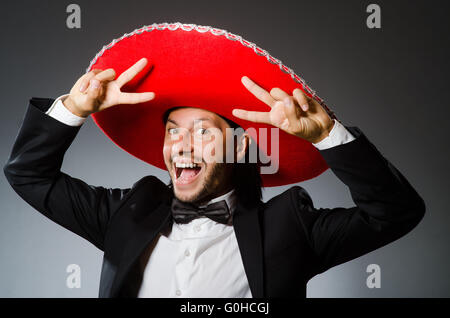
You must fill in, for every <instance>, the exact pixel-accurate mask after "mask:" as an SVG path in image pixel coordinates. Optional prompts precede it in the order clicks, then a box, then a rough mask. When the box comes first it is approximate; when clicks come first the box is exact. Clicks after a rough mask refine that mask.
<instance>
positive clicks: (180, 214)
mask: <svg viewBox="0 0 450 318" xmlns="http://www.w3.org/2000/svg"><path fill="white" fill-rule="evenodd" d="M172 216H173V219H174V221H175V222H176V223H181V224H186V223H189V222H191V221H192V220H193V219H196V218H198V217H201V216H206V217H208V218H210V219H211V220H213V221H216V222H218V223H222V224H228V222H229V220H230V216H231V215H230V211H229V209H228V205H227V203H226V202H225V200H222V201H219V202H215V203H211V204H208V205H207V206H206V207H198V206H196V205H194V204H192V203H187V202H182V201H180V200H178V199H177V198H173V200H172Z"/></svg>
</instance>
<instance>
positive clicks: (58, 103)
mask: <svg viewBox="0 0 450 318" xmlns="http://www.w3.org/2000/svg"><path fill="white" fill-rule="evenodd" d="M68 96H69V94H65V95H62V96H60V97H58V98H57V99H55V101H54V102H53V104H52V106H50V108H49V109H48V110H47V111H46V112H45V113H46V114H47V115H49V116H50V117H53V118H55V119H56V120H58V121H60V122H62V123H63V124H66V125H69V126H81V125H82V124H83V123H84V122H85V121H86V119H87V118H85V117H80V116H77V115H75V114H73V113H72V112H71V111H70V110H68V109H67V108H66V106H64V104H63V101H64V100H65V99H66V98H67V97H68Z"/></svg>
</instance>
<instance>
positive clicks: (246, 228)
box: [233, 203, 264, 298]
mask: <svg viewBox="0 0 450 318" xmlns="http://www.w3.org/2000/svg"><path fill="white" fill-rule="evenodd" d="M233 226H234V231H235V233H236V239H237V241H238V245H239V250H240V253H241V257H242V262H243V264H244V269H245V273H246V275H247V279H248V283H249V285H250V290H251V292H252V296H253V297H254V298H263V297H264V268H263V266H264V264H263V262H264V258H263V246H262V237H261V227H260V221H259V216H258V207H256V206H255V207H252V208H245V207H244V206H242V205H240V204H239V203H238V204H237V207H236V211H235V212H234V214H233Z"/></svg>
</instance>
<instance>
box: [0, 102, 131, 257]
mask: <svg viewBox="0 0 450 318" xmlns="http://www.w3.org/2000/svg"><path fill="white" fill-rule="evenodd" d="M53 101H54V100H53V99H45V98H32V99H31V100H30V104H29V106H28V109H27V111H26V114H25V117H24V120H23V123H22V126H21V128H20V130H19V133H18V135H17V137H16V140H15V143H14V145H13V148H12V152H11V155H10V157H9V159H8V160H7V162H6V164H5V165H4V168H3V170H4V173H5V176H6V178H7V180H8V182H9V183H10V185H11V186H12V188H13V189H14V190H15V191H16V192H17V194H18V195H19V196H20V197H22V198H23V199H24V200H25V201H26V202H28V203H29V204H30V205H31V206H32V207H34V208H35V209H36V210H37V211H39V212H40V213H42V214H43V215H45V216H46V217H48V218H49V219H51V220H52V221H54V222H56V223H58V224H60V225H61V226H63V227H65V228H66V229H68V230H70V231H72V232H74V233H76V234H78V235H80V236H81V237H83V238H85V239H87V240H88V241H89V242H91V243H92V244H94V245H95V246H96V247H98V248H99V249H101V250H103V242H104V236H105V233H106V229H107V225H108V222H109V220H110V218H111V216H112V214H113V213H114V211H115V210H116V209H117V208H118V207H119V205H120V204H121V203H122V202H123V200H124V199H125V198H126V196H127V194H129V193H130V190H131V189H107V188H104V187H100V186H92V185H88V184H86V183H85V182H83V181H82V180H79V179H76V178H73V177H71V176H69V175H67V174H66V173H64V172H61V165H62V162H63V158H64V154H65V152H66V150H67V149H68V148H69V146H70V145H71V143H72V141H73V140H74V138H75V136H76V135H77V133H78V131H79V129H80V126H77V127H73V126H68V125H65V124H63V123H61V122H59V121H58V120H56V119H54V118H52V117H50V116H48V115H46V114H45V111H46V110H47V109H48V108H49V107H50V106H51V104H52V103H53ZM133 188H134V187H133Z"/></svg>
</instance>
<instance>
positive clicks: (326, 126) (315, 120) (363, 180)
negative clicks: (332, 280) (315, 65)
mask: <svg viewBox="0 0 450 318" xmlns="http://www.w3.org/2000/svg"><path fill="white" fill-rule="evenodd" d="M242 83H243V84H244V86H245V87H246V88H247V89H248V90H249V91H250V92H251V93H252V94H254V95H255V96H256V97H257V98H259V99H260V100H261V101H263V102H265V103H266V104H267V105H269V106H270V107H271V111H270V112H250V111H246V110H240V109H236V110H234V111H233V114H234V115H235V116H236V117H239V118H242V119H245V120H250V121H254V122H263V123H267V124H271V125H273V126H276V127H278V128H280V129H282V130H284V131H285V132H287V133H290V134H292V135H295V136H297V137H300V138H303V139H305V140H307V141H309V142H311V143H313V144H314V145H315V146H316V147H318V148H319V149H320V152H321V154H322V156H323V158H324V159H325V161H326V162H327V164H328V166H329V167H330V168H331V170H332V171H333V172H334V173H335V175H336V176H337V177H338V178H339V179H340V180H341V181H342V182H343V183H344V184H345V185H347V186H348V188H349V190H350V192H351V195H352V198H353V200H354V202H355V204H356V206H355V207H352V208H333V209H316V208H314V205H313V202H312V201H311V198H310V197H309V195H308V194H307V193H306V191H305V190H303V189H302V188H301V187H298V186H296V187H293V188H291V189H290V191H289V192H290V193H291V196H292V198H291V199H292V200H291V202H292V206H293V208H292V211H293V213H294V214H295V216H296V219H297V220H298V226H299V231H304V232H306V236H307V237H308V240H309V242H310V245H311V248H312V250H313V251H314V253H315V255H317V260H318V264H317V273H319V272H323V271H325V270H327V269H328V268H330V267H332V266H335V265H338V264H341V263H344V262H346V261H349V260H351V259H354V258H356V257H359V256H361V255H363V254H365V253H368V252H370V251H373V250H375V249H377V248H379V247H381V246H383V245H386V244H388V243H389V242H392V241H394V240H396V239H398V238H400V237H401V236H403V235H405V234H406V233H408V232H409V231H410V230H412V229H413V228H414V227H415V226H416V225H417V224H418V223H419V222H420V220H421V219H422V218H423V215H424V213H425V204H424V202H423V200H422V198H421V197H420V196H419V195H418V194H417V192H416V191H415V190H414V189H413V187H412V186H411V185H410V184H409V182H408V181H407V180H406V178H405V177H404V176H403V175H402V174H401V173H400V172H399V171H398V170H397V169H396V168H395V167H394V166H393V165H392V164H391V163H390V162H389V161H388V160H387V159H385V158H384V157H383V156H382V155H381V153H380V152H379V151H378V150H377V149H376V147H375V146H374V145H373V144H372V143H370V141H369V140H368V139H367V138H366V137H365V136H364V134H363V133H362V132H361V131H360V130H359V129H358V128H352V127H347V129H345V128H344V129H345V130H342V128H341V127H340V128H339V129H340V130H341V132H343V133H342V134H341V136H344V135H345V134H346V133H345V132H347V131H349V133H350V137H351V138H349V137H348V136H347V137H340V140H338V139H339V138H336V135H333V136H331V135H330V132H332V131H333V127H337V126H336V125H337V124H338V125H339V126H340V124H339V123H338V122H334V121H333V120H332V119H331V118H330V117H329V115H328V114H327V112H326V111H325V110H324V109H323V108H322V106H321V105H320V104H319V103H318V102H317V101H315V100H313V99H311V98H309V97H307V96H306V95H305V94H304V93H303V92H302V91H301V90H300V89H298V88H297V89H295V90H294V91H293V96H289V95H288V94H287V93H286V92H284V91H282V90H281V89H279V88H273V89H272V90H271V92H270V93H268V92H267V91H266V90H264V89H263V88H261V87H259V86H258V85H257V84H256V83H254V82H253V81H251V80H250V79H249V78H247V77H243V78H242ZM331 137H332V138H331ZM354 138H355V139H354ZM325 144H327V146H326V147H323V146H325ZM330 145H331V147H330Z"/></svg>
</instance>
